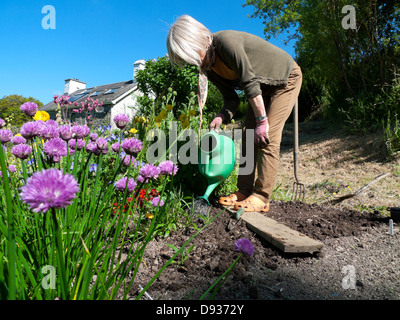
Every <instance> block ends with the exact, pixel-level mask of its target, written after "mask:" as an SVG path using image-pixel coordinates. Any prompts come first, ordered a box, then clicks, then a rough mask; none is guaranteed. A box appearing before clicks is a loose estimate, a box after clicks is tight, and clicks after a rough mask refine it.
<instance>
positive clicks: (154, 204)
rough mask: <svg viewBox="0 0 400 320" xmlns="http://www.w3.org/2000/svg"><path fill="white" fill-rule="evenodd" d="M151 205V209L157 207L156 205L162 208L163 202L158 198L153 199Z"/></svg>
mask: <svg viewBox="0 0 400 320" xmlns="http://www.w3.org/2000/svg"><path fill="white" fill-rule="evenodd" d="M151 204H152V206H153V207H158V205H160V207H162V206H163V205H164V200H163V199H161V198H160V197H154V198H153V200H151Z"/></svg>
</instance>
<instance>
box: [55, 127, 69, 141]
mask: <svg viewBox="0 0 400 320" xmlns="http://www.w3.org/2000/svg"><path fill="white" fill-rule="evenodd" d="M58 131H59V133H60V138H61V139H63V140H65V141H68V140H71V139H72V130H71V126H70V125H67V124H64V125H62V126H61V127H59V129H58Z"/></svg>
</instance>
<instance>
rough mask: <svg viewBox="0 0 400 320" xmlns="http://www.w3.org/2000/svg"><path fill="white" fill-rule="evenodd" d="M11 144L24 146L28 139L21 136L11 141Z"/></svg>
mask: <svg viewBox="0 0 400 320" xmlns="http://www.w3.org/2000/svg"><path fill="white" fill-rule="evenodd" d="M11 143H12V144H15V145H17V144H23V143H26V139H25V138H24V137H21V136H15V137H14V138H12V139H11Z"/></svg>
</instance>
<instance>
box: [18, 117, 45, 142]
mask: <svg viewBox="0 0 400 320" xmlns="http://www.w3.org/2000/svg"><path fill="white" fill-rule="evenodd" d="M42 126H43V122H42V121H31V122H26V123H24V124H23V125H22V126H21V129H20V132H21V136H23V137H24V138H25V139H28V140H30V139H33V138H34V137H37V136H38V135H39V134H40V129H41V128H42Z"/></svg>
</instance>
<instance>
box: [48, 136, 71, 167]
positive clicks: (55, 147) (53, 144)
mask: <svg viewBox="0 0 400 320" xmlns="http://www.w3.org/2000/svg"><path fill="white" fill-rule="evenodd" d="M67 148H68V145H67V143H66V142H65V141H64V140H63V139H61V138H54V139H50V140H49V141H47V142H46V143H45V144H44V147H43V152H44V153H45V154H46V155H47V157H49V158H50V159H51V160H52V161H53V162H59V161H60V160H61V157H65V156H66V155H67V154H68V149H67Z"/></svg>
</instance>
